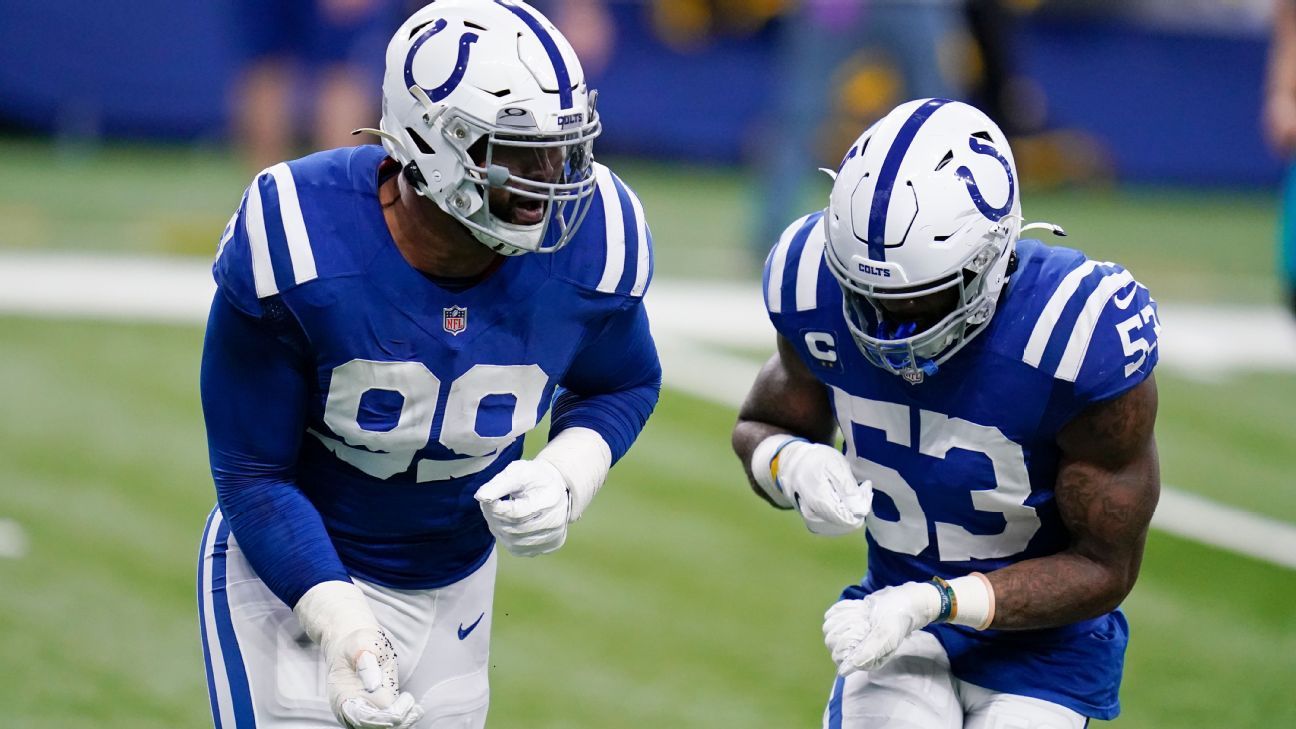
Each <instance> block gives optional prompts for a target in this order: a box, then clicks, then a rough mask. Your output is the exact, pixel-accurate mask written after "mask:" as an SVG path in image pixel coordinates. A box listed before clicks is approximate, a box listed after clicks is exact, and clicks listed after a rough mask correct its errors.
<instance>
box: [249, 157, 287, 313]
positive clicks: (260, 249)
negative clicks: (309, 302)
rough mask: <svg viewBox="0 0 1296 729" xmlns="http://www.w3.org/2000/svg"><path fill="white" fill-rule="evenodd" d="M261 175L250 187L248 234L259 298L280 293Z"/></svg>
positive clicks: (253, 275) (253, 278) (254, 279)
mask: <svg viewBox="0 0 1296 729" xmlns="http://www.w3.org/2000/svg"><path fill="white" fill-rule="evenodd" d="M261 177H262V176H261V175H257V179H256V180H254V181H253V182H252V185H251V187H249V188H248V200H247V218H246V221H245V222H246V225H247V235H248V247H249V248H250V249H251V252H252V280H253V282H254V283H255V285H256V295H257V298H258V299H264V298H266V297H267V296H274V295H275V294H277V293H279V287H278V286H277V285H276V284H275V277H274V265H273V264H272V263H271V261H270V241H269V240H268V239H267V238H266V225H265V211H264V210H263V208H262V205H261Z"/></svg>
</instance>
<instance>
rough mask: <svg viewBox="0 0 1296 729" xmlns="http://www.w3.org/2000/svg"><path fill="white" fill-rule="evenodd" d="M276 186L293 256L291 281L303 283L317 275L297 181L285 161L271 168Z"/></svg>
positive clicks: (286, 234) (290, 254)
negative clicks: (298, 197) (299, 200)
mask: <svg viewBox="0 0 1296 729" xmlns="http://www.w3.org/2000/svg"><path fill="white" fill-rule="evenodd" d="M270 174H271V175H272V176H273V177H274V180H275V186H276V187H277V188H278V190H279V214H280V217H281V218H282V220H283V226H284V235H285V236H286V237H287V239H288V256H289V257H290V258H291V259H292V268H293V281H294V282H295V283H297V284H303V283H306V282H307V281H310V280H311V279H314V278H317V277H318V275H319V274H318V273H317V272H316V270H315V253H314V252H313V251H312V250H311V244H310V236H308V235H307V233H306V221H305V219H303V218H302V211H301V203H300V202H298V200H297V183H296V182H295V181H294V180H293V175H292V170H291V169H289V167H288V165H287V164H286V163H283V162H280V163H279V164H277V165H275V166H273V167H271V168H270Z"/></svg>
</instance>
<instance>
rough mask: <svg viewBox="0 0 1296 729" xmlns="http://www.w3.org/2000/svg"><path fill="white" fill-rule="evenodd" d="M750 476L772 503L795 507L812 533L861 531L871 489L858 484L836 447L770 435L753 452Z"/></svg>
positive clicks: (868, 483) (869, 504) (868, 506)
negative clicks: (753, 477)
mask: <svg viewBox="0 0 1296 729" xmlns="http://www.w3.org/2000/svg"><path fill="white" fill-rule="evenodd" d="M751 467H752V475H753V476H755V479H756V483H757V485H759V486H760V487H761V488H762V489H763V490H764V491H765V493H766V494H768V495H769V496H770V499H771V500H773V501H774V503H776V504H778V505H779V506H782V507H784V508H794V509H796V510H797V511H798V512H800V514H801V518H802V519H804V520H805V524H806V528H807V529H809V530H810V531H811V532H813V533H815V534H823V535H826V536H835V535H839V534H849V533H850V532H853V531H855V530H857V529H859V528H860V527H862V526H864V520H865V518H866V517H867V516H868V514H869V509H870V508H871V507H872V505H873V486H872V484H871V483H870V482H868V481H865V482H863V483H860V482H859V481H856V480H855V475H854V474H853V473H851V468H850V464H849V463H848V462H847V461H846V457H845V456H843V455H842V454H841V453H839V452H838V451H837V450H836V449H835V448H831V447H829V446H826V445H823V444H822V443H811V442H809V441H806V440H803V439H801V438H794V437H792V436H789V435H773V436H770V437H769V438H766V439H765V440H763V441H761V443H760V445H758V446H756V450H755V451H754V452H753V453H752V463H751Z"/></svg>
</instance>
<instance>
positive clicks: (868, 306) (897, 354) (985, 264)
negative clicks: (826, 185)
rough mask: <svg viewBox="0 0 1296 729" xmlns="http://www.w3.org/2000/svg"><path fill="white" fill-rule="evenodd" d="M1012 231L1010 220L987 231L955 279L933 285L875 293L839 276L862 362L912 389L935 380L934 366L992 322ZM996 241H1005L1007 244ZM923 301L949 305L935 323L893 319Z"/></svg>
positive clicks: (845, 310) (883, 289) (844, 310)
mask: <svg viewBox="0 0 1296 729" xmlns="http://www.w3.org/2000/svg"><path fill="white" fill-rule="evenodd" d="M1016 228H1017V225H1016V219H1015V218H1005V219H1004V220H1003V221H1001V222H1000V223H999V224H996V225H993V226H991V227H990V228H989V229H988V230H987V231H986V233H985V235H984V236H983V242H982V243H981V245H979V246H977V247H976V248H974V251H973V253H972V254H970V255H969V256H968V257H967V258H966V259H965V260H964V261H963V262H962V264H961V265H960V266H959V267H958V270H957V271H956V272H955V273H951V274H948V275H946V276H942V277H940V278H937V279H934V280H930V281H926V282H921V283H917V284H911V285H906V286H902V287H880V286H870V285H867V284H862V283H859V282H857V281H854V280H852V279H851V277H849V276H845V275H840V273H839V275H837V276H836V278H837V281H838V283H839V284H840V285H841V287H842V294H843V296H842V313H843V315H844V317H845V319H846V326H847V328H848V329H849V330H850V333H851V336H852V338H854V340H855V343H856V345H857V346H858V347H859V349H860V352H861V353H862V354H863V355H864V358H865V359H866V360H868V362H869V363H870V364H872V365H874V366H876V367H879V368H881V369H884V370H886V371H888V372H890V373H892V374H895V375H899V376H901V377H903V378H904V379H905V380H906V381H908V382H910V383H913V384H917V383H919V382H922V381H923V379H925V378H926V377H927V376H930V375H934V374H936V372H937V370H938V369H939V366H940V365H941V364H943V363H944V362H945V361H946V360H948V359H949V358H950V357H952V356H954V354H955V353H957V352H958V351H959V350H960V349H962V348H963V347H964V346H965V345H966V344H967V343H968V342H970V341H971V340H972V338H973V337H975V336H976V335H977V334H979V333H981V331H983V330H984V329H985V327H986V325H987V324H988V323H989V322H990V319H991V317H992V316H994V312H995V309H996V307H997V305H998V300H999V294H1000V292H1001V290H1002V288H1003V284H1004V279H1005V278H1006V275H1007V272H1008V271H1007V268H1008V263H1009V260H1010V258H1011V256H1012V252H1013V249H1014V248H1015V243H1016V239H1017V230H1016ZM1002 237H1007V238H1008V242H1007V244H1005V242H1004V241H1003V240H1002V239H1001V238H1002ZM827 260H828V263H829V265H830V266H831V267H832V268H833V269H834V271H835V272H839V271H841V270H842V268H844V267H843V266H842V263H841V262H840V261H839V260H837V259H836V257H835V256H833V255H831V252H830V255H828V256H827ZM927 297H947V298H948V299H949V301H948V304H946V305H944V306H942V307H940V308H939V310H938V313H937V316H939V318H938V319H936V320H935V321H914V320H912V319H909V318H905V317H903V316H900V315H897V314H895V313H893V312H894V310H895V308H896V307H895V306H894V303H895V302H900V301H915V300H919V299H926V298H927ZM889 304H890V305H889ZM945 309H948V311H945ZM941 311H944V312H945V313H943V314H941V313H939V312H941ZM931 318H932V316H931V315H928V316H925V317H923V319H928V320H930V319H931Z"/></svg>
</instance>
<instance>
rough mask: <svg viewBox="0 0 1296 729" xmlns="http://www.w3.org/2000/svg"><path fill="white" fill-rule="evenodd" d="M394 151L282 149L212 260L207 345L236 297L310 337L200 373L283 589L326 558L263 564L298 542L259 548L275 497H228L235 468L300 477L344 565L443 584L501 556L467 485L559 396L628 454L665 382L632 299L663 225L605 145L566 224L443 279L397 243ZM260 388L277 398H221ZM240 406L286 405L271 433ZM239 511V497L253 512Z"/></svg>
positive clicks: (568, 418)
mask: <svg viewBox="0 0 1296 729" xmlns="http://www.w3.org/2000/svg"><path fill="white" fill-rule="evenodd" d="M384 157H385V155H384V152H383V150H382V149H381V148H380V147H375V146H368V147H357V148H345V149H337V150H332V151H328V152H321V153H319V154H315V155H312V156H309V157H306V158H304V159H301V160H297V161H293V162H288V163H284V164H279V165H275V166H274V167H271V168H270V169H269V170H267V171H266V172H265V173H262V174H261V175H259V176H258V177H257V179H256V180H255V181H254V182H253V184H252V186H251V187H249V188H248V191H247V192H246V193H245V195H244V197H243V201H242V204H241V205H240V207H239V210H238V212H237V213H236V214H235V217H234V218H233V219H232V220H231V221H230V225H229V226H228V227H227V229H226V231H225V234H224V235H223V236H222V240H221V244H220V250H219V252H218V254H217V259H216V262H215V265H214V269H213V270H214V275H215V278H216V282H217V284H218V290H219V294H218V302H217V305H216V306H214V311H213V319H212V324H210V325H209V335H208V342H209V348H210V349H213V350H219V349H220V342H213V335H212V329H213V327H216V326H217V325H218V324H220V322H222V321H224V320H228V319H231V318H237V317H231V316H230V315H228V314H220V315H219V316H218V314H219V311H218V310H219V309H220V308H221V307H223V306H225V304H228V305H232V306H233V307H234V308H235V309H237V310H238V311H240V312H242V315H244V316H245V317H246V318H247V319H248V320H249V321H254V322H256V326H258V327H264V328H268V329H269V330H271V331H272V332H273V333H275V335H276V337H278V338H279V339H282V340H283V341H285V342H287V343H288V344H289V345H291V346H288V347H285V349H288V350H291V351H293V352H295V353H296V354H297V359H296V360H294V361H292V362H290V363H288V364H283V365H267V364H264V363H260V362H259V361H249V362H247V363H246V366H244V367H242V369H241V371H232V370H233V369H234V367H232V366H229V365H222V364H221V363H220V362H219V361H218V362H216V363H215V364H212V365H211V367H210V369H211V370H212V372H211V373H210V374H209V372H208V369H209V367H208V365H207V363H206V360H205V364H204V386H203V390H204V409H205V410H208V414H207V417H208V431H209V440H210V441H211V443H212V447H211V450H212V468H213V473H214V474H215V476H216V480H217V491H218V495H220V496H221V507H222V510H223V511H225V512H226V517H227V518H228V519H229V520H230V523H231V525H232V527H233V531H234V534H235V536H236V537H237V538H238V539H239V542H240V544H241V545H243V546H244V549H245V551H247V552H249V558H250V559H251V561H252V564H253V566H254V567H255V568H256V569H257V571H258V573H259V574H261V576H262V577H263V579H266V581H267V584H269V585H271V589H275V591H276V594H279V595H280V596H281V597H282V598H284V599H285V601H287V602H289V604H292V603H293V602H295V599H296V598H297V597H300V594H301V592H303V591H304V589H305V588H308V587H309V586H310V584H312V583H313V582H318V581H322V580H323V579H328V578H329V577H330V576H329V575H328V574H327V573H326V572H318V573H315V574H307V575H305V576H301V575H297V576H295V577H283V578H278V577H277V576H273V575H267V574H264V573H263V572H273V571H276V570H277V569H278V568H277V567H275V566H274V562H273V560H274V559H275V558H276V557H272V555H270V554H269V553H270V552H273V551H274V550H275V549H279V550H283V549H285V548H287V549H293V548H300V547H296V546H295V545H296V542H295V541H294V535H293V534H291V533H281V535H280V536H279V537H276V539H277V540H279V541H278V542H276V545H277V546H275V545H260V546H259V547H258V549H259V550H260V551H261V552H262V553H263V554H259V555H255V556H254V555H252V553H251V549H250V548H249V547H248V546H247V545H249V544H251V543H253V542H255V541H257V537H258V530H263V529H280V528H281V525H279V524H278V523H277V522H276V518H277V517H276V516H274V515H267V514H266V513H265V512H267V511H275V510H276V509H278V508H279V507H277V506H265V505H258V506H252V507H247V508H242V509H238V510H236V509H235V508H234V506H233V505H232V504H227V503H226V502H227V500H233V499H234V498H236V497H238V496H241V495H242V494H243V493H244V491H239V489H245V490H246V489H256V488H271V487H274V488H278V489H280V490H282V491H284V492H285V493H286V494H287V495H286V496H285V498H286V499H288V500H289V501H291V500H292V499H294V498H297V494H298V493H299V494H300V495H302V496H304V497H305V499H306V500H307V501H308V502H309V504H310V505H311V506H312V507H313V510H314V511H315V512H318V517H319V519H320V520H321V521H322V524H323V527H324V528H325V529H326V531H327V535H328V541H329V542H331V544H332V547H333V548H334V549H336V553H337V557H338V558H340V560H341V564H342V565H343V566H344V567H345V570H346V572H347V573H348V574H350V575H354V576H356V577H359V578H363V579H365V580H368V581H371V582H376V583H379V584H382V585H388V586H392V587H397V588H402V589H426V588H432V587H439V586H442V585H445V584H449V583H452V582H455V581H457V580H458V579H460V578H462V577H463V576H465V575H467V574H469V573H471V572H472V571H473V570H475V569H476V568H477V567H478V566H480V564H482V563H483V562H484V561H485V560H486V558H487V557H488V556H489V554H490V551H491V548H492V545H493V540H492V537H491V534H490V532H489V530H488V529H487V527H486V523H485V520H484V519H483V517H482V514H481V511H480V507H479V506H478V504H477V502H476V501H475V500H474V498H473V494H474V493H475V492H476V491H477V489H478V487H480V486H481V485H482V484H484V483H485V482H486V481H488V480H489V479H490V478H491V477H493V476H494V475H495V474H497V473H499V472H500V471H501V470H503V468H504V467H505V466H506V465H507V464H508V463H510V462H512V461H514V460H516V459H517V458H519V456H520V454H521V451H522V444H523V437H524V435H525V434H526V433H527V432H528V431H529V430H531V429H532V428H533V427H534V426H535V425H536V424H537V422H538V421H539V420H540V419H541V418H542V417H543V416H544V415H545V413H546V412H547V411H548V410H549V408H550V405H551V403H553V407H554V414H553V427H552V431H553V432H557V431H559V430H561V429H563V428H566V427H571V426H575V425H579V426H582V427H589V428H593V429H594V430H596V431H598V432H599V433H600V434H601V435H602V436H603V437H604V439H605V440H607V441H608V443H609V446H610V447H611V449H612V453H613V458H614V460H615V459H616V458H619V457H620V456H621V455H622V454H623V453H624V452H625V450H626V449H627V448H629V445H630V442H632V441H633V440H634V438H635V437H636V436H637V434H638V432H639V430H640V428H641V427H642V425H643V421H644V420H645V419H646V418H647V416H648V413H649V412H651V410H652V408H653V406H654V405H655V402H656V395H657V390H658V388H659V386H660V367H659V365H658V362H657V356H656V350H655V347H654V345H653V342H652V338H651V335H650V334H649V331H648V328H647V320H646V315H645V313H644V311H643V306H642V301H641V299H642V297H643V295H644V293H645V291H646V290H647V288H648V285H649V282H650V279H651V276H652V265H653V262H652V246H651V236H650V234H649V232H648V228H647V224H646V222H645V219H644V214H643V209H642V206H641V205H640V203H639V201H638V199H637V198H636V197H635V195H634V193H633V192H632V191H631V190H630V188H629V187H627V186H626V185H625V184H623V183H622V182H621V181H620V180H619V179H618V178H617V177H616V176H615V175H613V174H612V173H611V172H610V171H609V170H608V169H607V168H606V167H603V166H602V165H598V166H596V168H597V175H598V191H597V194H596V199H595V200H594V202H593V204H592V207H591V210H590V212H589V213H588V216H587V217H586V219H585V221H584V224H583V226H582V227H581V228H580V230H579V232H578V233H577V235H576V236H575V238H573V239H572V240H571V241H570V242H569V243H568V244H567V246H565V247H564V248H563V249H561V250H560V251H558V252H556V253H553V254H547V255H541V254H531V255H523V256H516V257H509V258H505V259H503V260H502V263H501V264H500V266H499V267H498V269H496V270H495V271H494V272H493V273H491V274H490V275H488V276H487V277H485V278H484V279H482V280H481V281H479V282H477V283H475V284H474V285H471V286H467V287H464V286H456V285H449V284H447V282H444V281H440V282H438V281H435V280H433V279H430V278H429V277H427V276H425V275H424V274H422V273H420V272H419V271H418V270H417V269H415V268H413V267H411V266H410V265H409V264H408V263H407V262H406V260H405V259H404V258H403V256H402V255H401V253H400V252H399V250H398V249H397V247H396V245H395V242H394V241H393V240H392V238H391V235H390V233H389V232H388V228H387V225H386V222H385V221H384V218H383V213H382V209H381V207H380V204H379V202H378V186H379V179H378V178H379V166H380V163H381V162H382V160H383V159H384ZM221 326H224V325H221ZM239 326H241V325H240V324H239V322H234V323H232V324H230V325H229V326H228V327H226V328H227V329H229V330H230V331H234V330H235V329H237V328H238V327H239ZM227 336H231V337H232V336H235V335H234V334H228V335H227ZM266 347H268V345H266ZM263 348H265V347H263ZM247 356H248V357H256V358H257V359H259V357H258V356H257V355H255V353H254V354H253V355H247ZM213 357H214V355H213ZM205 358H206V355H205ZM274 367H277V368H278V370H279V371H281V372H284V373H286V374H283V375H282V376H283V378H284V379H283V380H282V381H283V383H284V387H283V389H282V390H277V389H275V388H274V387H272V386H271V387H262V388H261V389H260V390H252V389H250V388H249V387H247V386H246V383H247V382H248V381H249V379H248V378H254V377H257V376H259V373H261V372H263V371H267V370H271V369H273V368H274ZM298 379H300V382H298ZM249 392H262V393H264V397H265V402H246V403H243V404H241V405H240V404H239V403H237V402H235V403H233V404H230V403H227V402H226V401H227V400H235V401H238V400H240V399H242V400H246V399H248V398H249V395H248V393H249ZM281 392H283V393H284V394H283V395H282V397H281V395H280V393H281ZM292 393H295V394H292ZM280 399H282V400H285V401H288V402H280ZM240 407H241V408H246V409H255V408H264V409H265V412H266V413H267V417H274V418H276V419H278V422H281V423H282V424H283V425H282V427H278V428H277V429H276V432H274V433H267V434H262V437H263V438H269V439H277V440H276V441H275V443H274V444H270V445H268V446H263V444H262V443H258V442H250V440H251V439H250V438H249V437H248V436H246V435H245V434H242V433H238V432H234V431H236V430H238V429H246V428H253V427H256V422H257V420H256V417H255V416H254V415H249V414H248V413H247V411H246V410H239V408H240ZM294 408H295V410H294ZM285 413H286V414H285ZM249 450H256V451H257V452H258V453H270V454H272V455H266V456H257V455H256V454H252V455H251V456H249V455H247V453H246V451H249ZM260 474H265V479H264V481H265V483H264V484H260V483H256V481H257V479H258V478H260ZM285 484H286V485H285ZM294 490H295V492H294ZM285 503H287V502H285ZM299 505H300V502H299V500H298V506H299ZM283 508H289V507H287V506H285V507H283ZM292 508H298V507H297V506H293V507H292ZM233 511H240V512H241V513H244V512H245V513H246V515H244V516H242V523H240V521H239V518H237V517H236V515H235V514H233V513H231V512H233ZM285 518H286V517H285ZM311 519H313V517H311ZM311 519H303V521H302V524H303V525H304V526H302V527H301V530H302V531H309V529H310V521H311ZM240 527H242V530H240ZM317 541H318V540H317ZM310 558H311V557H310V556H309V555H302V556H301V557H300V558H299V559H298V560H297V562H298V563H300V562H303V561H308V560H309V559H310ZM328 558H329V555H328V554H322V555H321V556H320V560H321V561H323V562H327V561H328ZM263 565H264V567H263ZM294 569H298V570H300V564H298V565H297V567H296V568H294ZM276 588H277V589H276Z"/></svg>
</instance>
